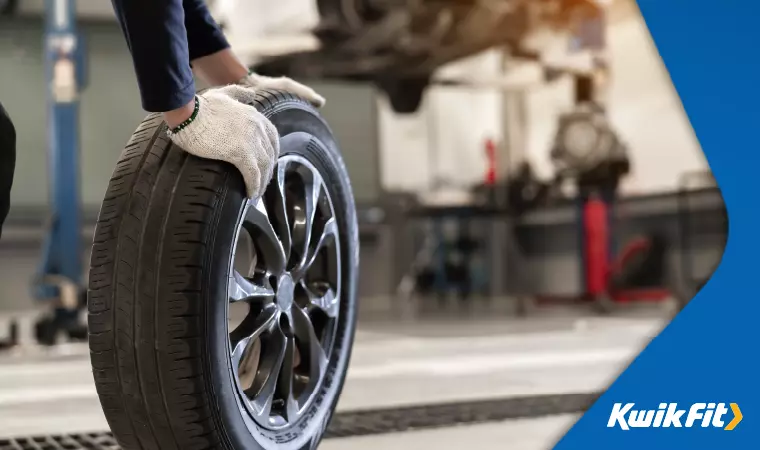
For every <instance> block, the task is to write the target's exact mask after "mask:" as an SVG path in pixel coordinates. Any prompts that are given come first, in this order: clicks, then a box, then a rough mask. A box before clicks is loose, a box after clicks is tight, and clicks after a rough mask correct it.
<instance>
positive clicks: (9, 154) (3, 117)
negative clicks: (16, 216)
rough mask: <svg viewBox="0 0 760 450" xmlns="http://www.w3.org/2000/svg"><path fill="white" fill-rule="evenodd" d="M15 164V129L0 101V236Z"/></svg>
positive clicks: (9, 203) (9, 204) (9, 200)
mask: <svg viewBox="0 0 760 450" xmlns="http://www.w3.org/2000/svg"><path fill="white" fill-rule="evenodd" d="M15 166H16V129H15V128H14V127H13V122H11V118H10V117H9V116H8V113H7V112H6V111H5V109H4V108H3V104H2V103H0V237H2V234H3V222H4V221H5V219H6V217H7V216H8V210H9V209H10V206H11V185H12V184H13V171H14V169H15Z"/></svg>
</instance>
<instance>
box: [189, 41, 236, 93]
mask: <svg viewBox="0 0 760 450" xmlns="http://www.w3.org/2000/svg"><path fill="white" fill-rule="evenodd" d="M192 65H193V71H195V73H196V75H198V76H199V77H200V78H201V79H202V80H203V81H205V82H206V83H208V84H209V85H211V86H222V85H225V84H233V83H237V82H238V81H240V80H241V79H242V78H243V77H245V76H246V75H248V68H247V67H246V66H245V65H244V64H243V63H242V62H241V61H240V59H238V57H237V56H235V54H234V53H233V52H232V50H230V49H229V48H225V49H223V50H221V51H218V52H216V53H213V54H211V55H208V56H203V57H200V58H198V59H194V60H193V61H192Z"/></svg>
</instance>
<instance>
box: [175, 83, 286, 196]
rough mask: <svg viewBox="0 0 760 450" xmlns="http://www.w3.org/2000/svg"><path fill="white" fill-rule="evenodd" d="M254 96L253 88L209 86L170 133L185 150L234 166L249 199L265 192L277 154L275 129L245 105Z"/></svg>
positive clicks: (265, 119)
mask: <svg viewBox="0 0 760 450" xmlns="http://www.w3.org/2000/svg"><path fill="white" fill-rule="evenodd" d="M255 97H256V93H255V92H254V91H252V90H251V89H246V88H244V87H242V86H238V85H230V86H225V87H222V88H216V89H209V90H207V91H206V92H204V93H203V94H199V95H198V96H196V108H195V112H194V113H193V115H192V116H191V117H190V119H188V120H186V121H185V122H183V123H182V124H180V125H179V126H177V127H176V128H174V129H173V130H171V131H170V132H169V137H170V138H171V140H172V142H174V144H176V145H177V146H179V147H181V148H182V149H183V150H185V151H186V152H188V153H190V154H192V155H195V156H198V157H201V158H207V159H214V160H219V161H226V162H228V163H230V164H232V165H234V166H235V167H236V168H237V169H238V170H239V171H240V173H241V174H242V175H243V180H244V181H245V187H246V192H247V194H248V197H249V198H257V197H260V196H261V195H262V194H263V193H264V189H266V186H267V184H268V183H269V180H270V178H271V177H272V171H273V170H274V166H275V163H276V162H277V157H278V156H279V155H280V141H279V134H278V133H277V128H275V126H274V124H272V122H270V121H269V119H267V118H266V117H264V115H263V114H261V113H260V112H259V111H258V110H256V108H255V107H253V106H250V105H248V104H247V103H251V102H253V100H254V98H255Z"/></svg>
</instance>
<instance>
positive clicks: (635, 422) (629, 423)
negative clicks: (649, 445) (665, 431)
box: [607, 403, 743, 431]
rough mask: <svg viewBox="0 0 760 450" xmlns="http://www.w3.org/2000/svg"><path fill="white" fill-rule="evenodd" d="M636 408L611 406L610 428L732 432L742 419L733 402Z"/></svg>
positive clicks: (621, 404) (631, 406)
mask: <svg viewBox="0 0 760 450" xmlns="http://www.w3.org/2000/svg"><path fill="white" fill-rule="evenodd" d="M635 407H636V404H635V403H625V404H623V403H615V404H614V405H612V412H611V413H610V419H609V420H608V421H607V428H616V427H619V428H620V429H622V430H626V431H627V430H630V429H631V428H682V427H683V428H692V427H702V428H708V427H712V428H721V429H723V430H727V431H731V430H733V429H734V428H736V426H737V425H739V422H741V421H742V418H743V416H742V412H741V410H740V409H739V405H737V404H736V403H730V404H729V407H728V408H727V407H726V404H725V403H694V404H692V405H690V406H689V407H688V408H687V409H681V408H679V407H678V403H660V405H659V406H658V407H657V409H634V408H635ZM729 408H730V409H729ZM729 411H730V412H729ZM732 416H733V417H732Z"/></svg>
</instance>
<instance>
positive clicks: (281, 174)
mask: <svg viewBox="0 0 760 450" xmlns="http://www.w3.org/2000/svg"><path fill="white" fill-rule="evenodd" d="M287 169H288V163H287V161H280V162H279V163H278V164H277V168H276V169H275V174H274V177H273V178H272V182H271V183H272V184H273V185H274V189H270V190H267V193H266V194H265V195H266V196H267V197H271V198H270V201H271V214H272V216H273V217H274V219H275V221H276V222H277V230H276V231H277V234H278V235H279V237H280V241H281V243H282V248H283V251H284V253H285V260H286V261H287V260H288V259H289V258H290V253H291V247H292V237H291V233H290V218H289V217H288V208H287V203H286V193H285V175H286V173H287Z"/></svg>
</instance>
